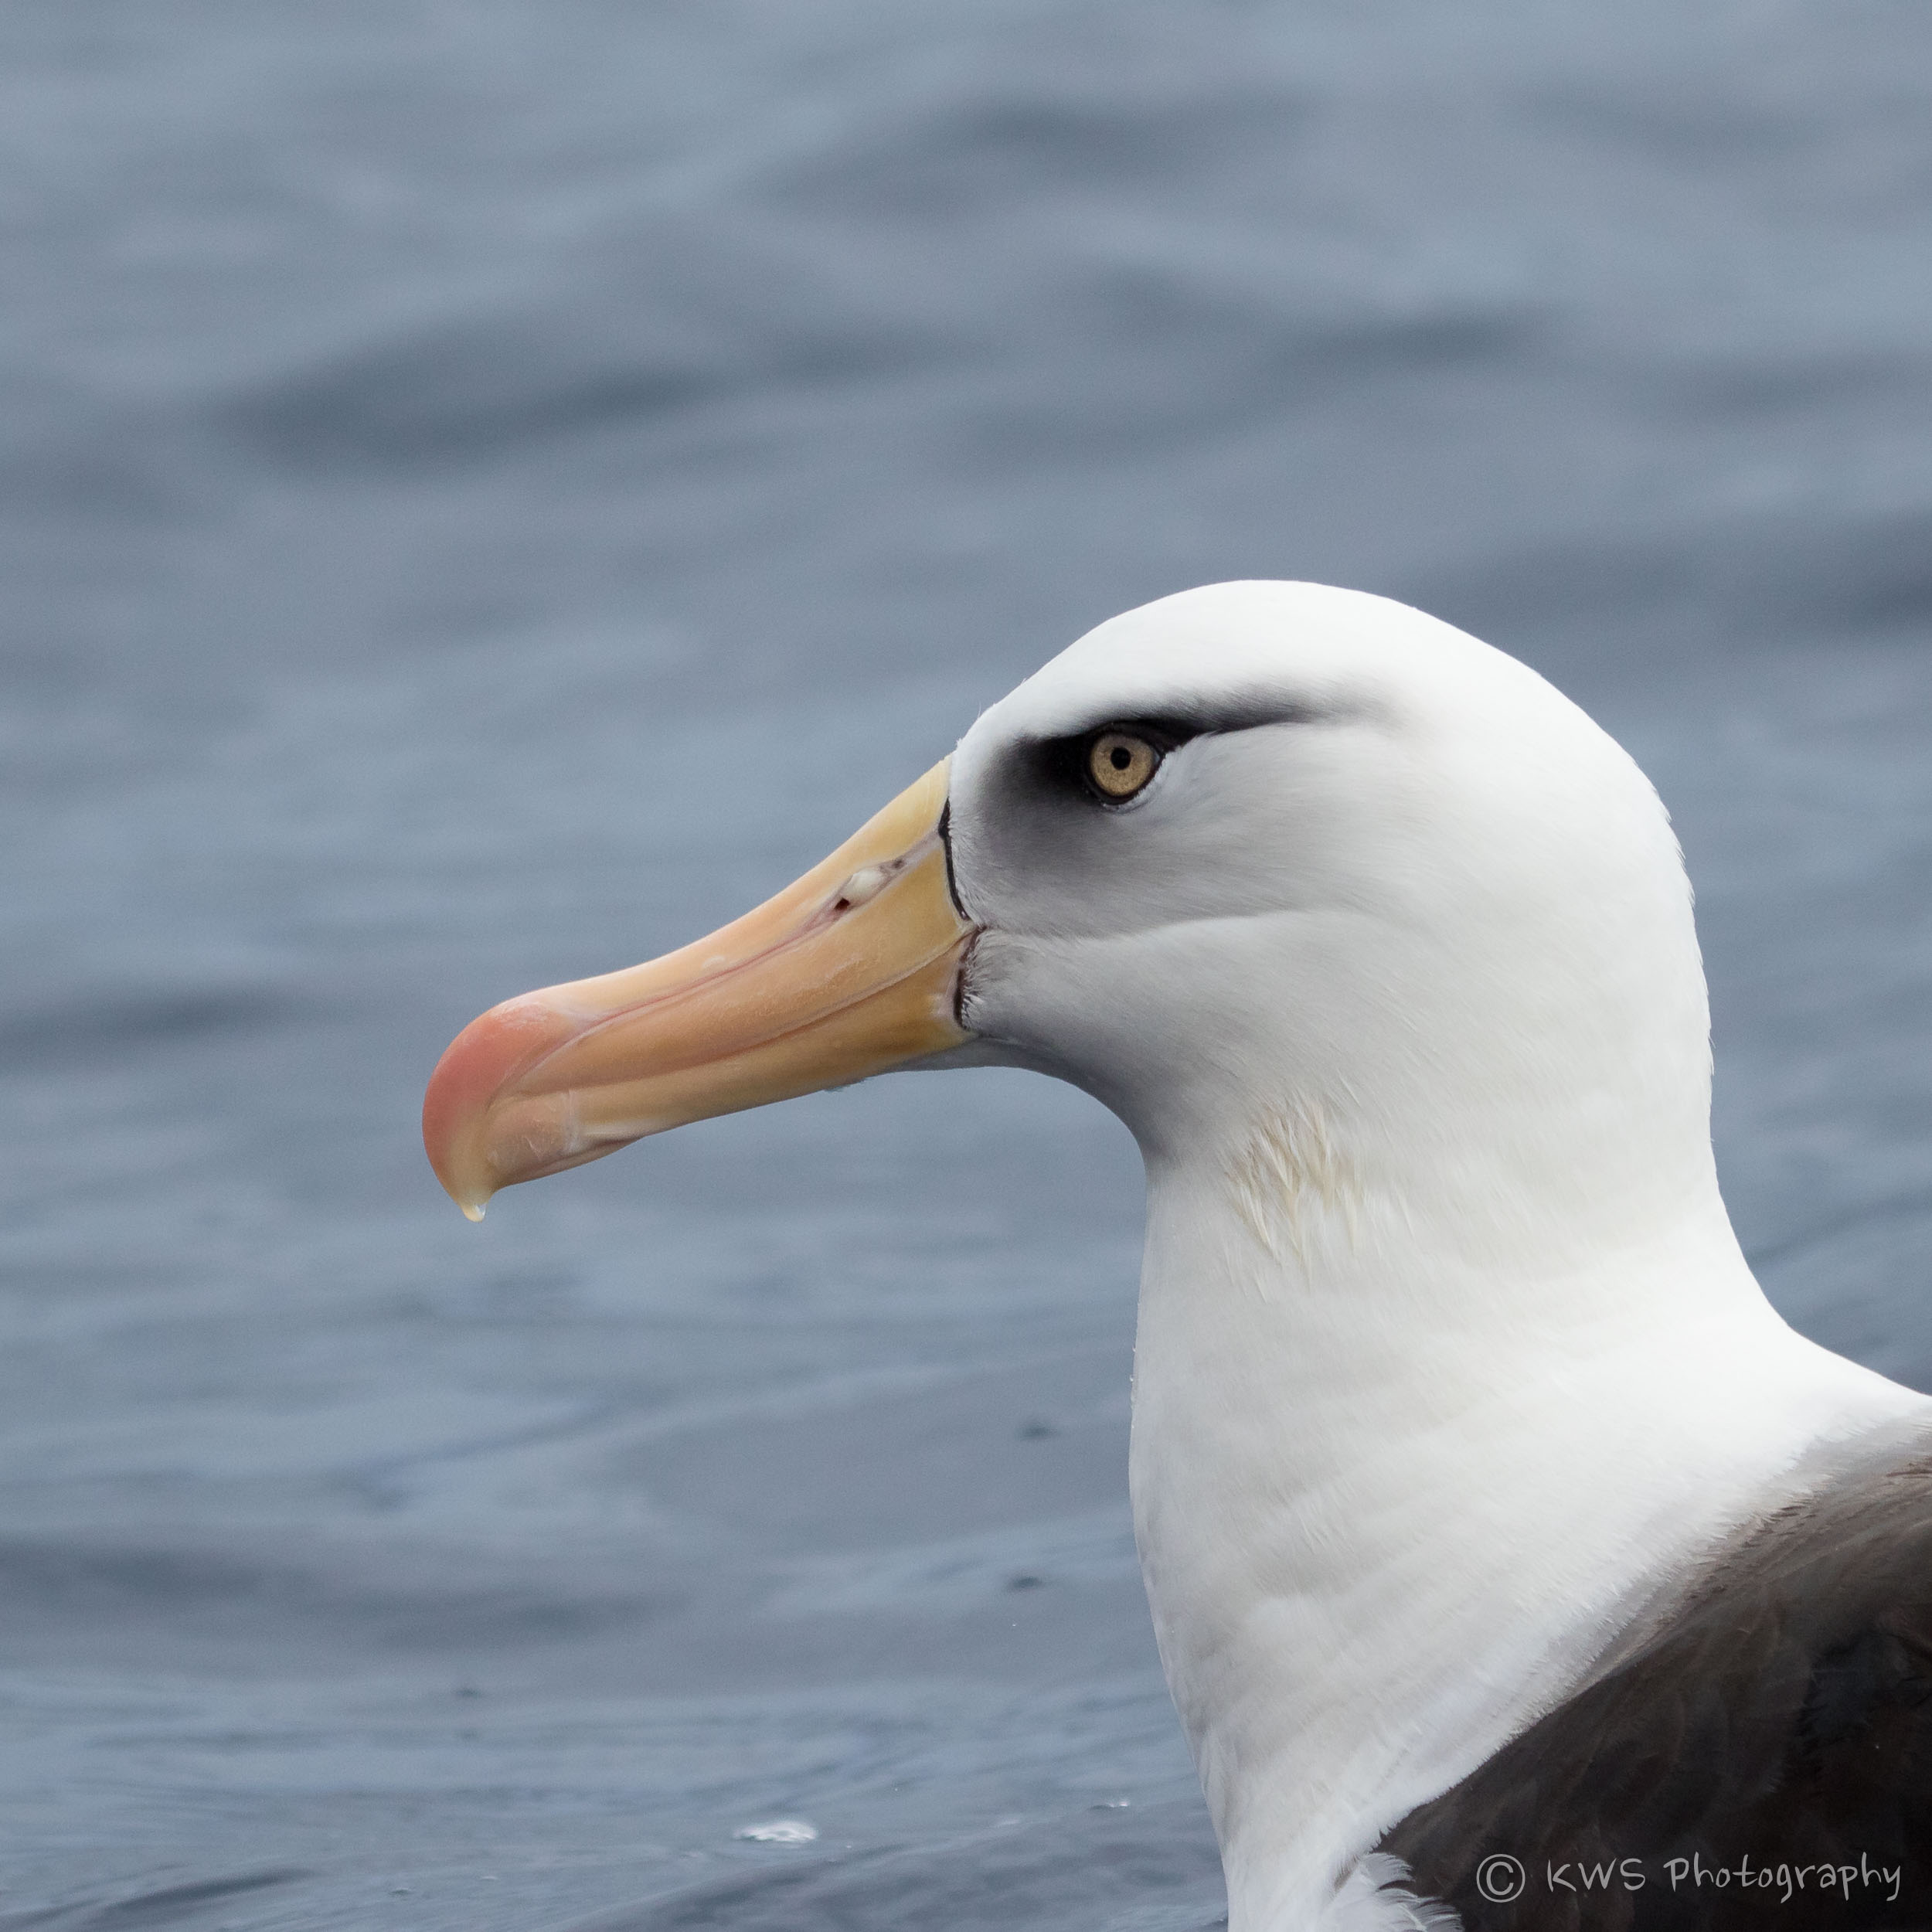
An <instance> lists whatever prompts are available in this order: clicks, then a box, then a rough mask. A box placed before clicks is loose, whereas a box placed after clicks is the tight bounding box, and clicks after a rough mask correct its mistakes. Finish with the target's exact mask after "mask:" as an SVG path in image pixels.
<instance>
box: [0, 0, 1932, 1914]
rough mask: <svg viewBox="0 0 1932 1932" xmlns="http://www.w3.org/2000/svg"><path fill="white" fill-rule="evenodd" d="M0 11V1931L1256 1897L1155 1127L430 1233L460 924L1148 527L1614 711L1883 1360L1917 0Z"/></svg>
mask: <svg viewBox="0 0 1932 1932" xmlns="http://www.w3.org/2000/svg"><path fill="white" fill-rule="evenodd" d="M0 54H3V56H4V57H3V58H0V151H3V152H4V154H5V169H4V172H0V219H4V221H5V226H6V235H7V240H6V250H5V264H6V270H5V276H4V277H0V308H3V309H4V315H5V338H4V339H5V344H6V348H5V363H4V371H3V372H0V562H3V563H4V569H3V570H0V616H3V620H4V621H3V623H0V634H3V641H4V649H5V663H6V679H7V682H6V695H5V706H4V715H3V716H0V734H3V736H0V743H3V746H4V757H0V786H4V790H5V818H4V824H5V876H4V882H3V883H0V944H3V945H4V949H5V988H6V993H5V1002H4V1006H3V1007H0V1092H3V1094H4V1109H3V1110H0V1155H3V1157H4V1158H0V1188H3V1189H4V1190H5V1216H4V1223H3V1224H0V1260H3V1261H4V1267H5V1291H4V1295H3V1296H0V1327H3V1328H4V1345H0V1391H3V1393H4V1403H0V1432H4V1433H3V1436H0V1447H3V1449H4V1454H0V1716H3V1717H4V1723H0V1811H3V1813H4V1832H3V1834H0V1835H3V1836H4V1849H0V1928H4V1927H25V1926H29V1925H32V1926H35V1927H47V1928H53V1927H60V1928H81V1927H96V1928H102V1929H105V1928H108V1927H113V1928H119V1929H121V1932H130V1929H132V1928H141V1927H162V1926H168V1927H176V1926H179V1927H186V1928H189V1929H190V1932H196V1929H197V1928H214V1927H235V1928H237V1932H240V1929H241V1928H247V1932H267V1928H270V1927H278V1928H279V1927H288V1928H303V1929H304V1932H308V1929H310V1928H315V1929H316V1932H319V1929H320V1928H325V1927H345V1928H395V1929H396V1932H417V1929H419V1928H420V1929H421V1932H428V1929H429V1928H452V1929H454V1928H463V1929H464V1932H498V1929H499V1928H500V1929H501V1932H538V1929H539V1928H551V1927H556V1928H580V1932H590V1928H592V1927H600V1928H604V1932H620V1928H622V1929H624V1932H657V1929H658V1928H670V1927H699V1926H703V1927H741V1928H774V1929H775V1928H779V1927H784V1928H787V1932H811V1928H815V1927H822V1928H832V1927H838V1928H844V1929H845V1932H875V1929H876V1932H887V1929H888V1928H890V1929H891V1932H900V1928H905V1927H962V1928H963V1927H993V1926H997V1927H1000V1928H1002V1932H1028V1929H1029V1928H1041V1929H1042V1932H1044V1929H1045V1928H1056V1929H1064V1932H1103V1929H1105V1932H1192V1929H1193V1928H1198V1927H1205V1926H1207V1925H1209V1924H1211V1923H1213V1921H1214V1920H1216V1918H1217V1917H1219V1913H1220V1912H1221V1910H1222V1905H1221V1898H1220V1893H1219V1877H1218V1873H1217V1871H1216V1864H1215V1860H1214V1856H1213V1845H1212V1842H1211V1839H1210V1838H1209V1832H1208V1830H1207V1826H1206V1818H1205V1814H1204V1812H1203V1811H1202V1807H1201V1804H1200V1801H1199V1798H1198V1795H1197V1794H1196V1791H1195V1787H1194V1784H1193V1782H1192V1774H1191V1772H1190V1770H1189V1766H1188V1764H1187V1761H1186V1759H1185V1754H1184V1753H1183V1751H1182V1747H1181V1744H1180V1743H1179V1739H1178V1736H1177V1734H1176V1733H1175V1727H1174V1724H1173V1720H1172V1714H1171V1713H1170V1711H1169V1709H1168V1706H1167V1703H1166V1699H1165V1693H1164V1692H1163V1690H1162V1685H1161V1682H1160V1678H1159V1674H1158V1666H1157V1664H1156V1661H1155V1655H1154V1650H1153V1645H1152V1642H1151V1638H1150V1636H1149V1634H1148V1628H1147V1621H1146V1615H1145V1608H1144V1606H1143V1604H1142V1602H1141V1596H1140V1589H1139V1583H1138V1577H1137V1574H1136V1572H1135V1569H1134V1560H1133V1552H1132V1547H1131V1538H1130V1535H1129V1531H1128V1519H1127V1514H1126V1505H1125V1495H1124V1447H1125V1434H1126V1425H1127V1373H1128V1361H1129V1355H1130V1350H1131V1341H1132V1321H1133V1291H1134V1271H1135V1262H1136V1247H1137V1241H1138V1213H1139V1178H1138V1168H1137V1165H1136V1162H1135V1158H1134V1153H1133V1150H1132V1148H1131V1144H1130V1143H1129V1141H1128V1138H1127V1137H1126V1135H1125V1134H1124V1132H1123V1131H1121V1129H1120V1128H1117V1126H1116V1125H1115V1124H1114V1123H1113V1122H1112V1121H1111V1120H1109V1119H1108V1118H1107V1117H1105V1116H1104V1115H1103V1114H1100V1113H1099V1112H1098V1111H1097V1110H1096V1109H1095V1108H1094V1107H1092V1106H1091V1105H1090V1104H1088V1103H1087V1102H1086V1101H1084V1100H1082V1099H1081V1098H1080V1097H1078V1096H1077V1095H1075V1094H1072V1093H1071V1092H1070V1091H1068V1090H1063V1089H1059V1088H1056V1087H1052V1086H1050V1085H1049V1084H1048V1083H1045V1082H1043V1081H1036V1080H1029V1079H1027V1078H1026V1077H1021V1076H1019V1075H1011V1074H1003V1073H979V1074H974V1075H964V1074H957V1075H951V1076H946V1077H923V1078H908V1079H905V1080H898V1081H886V1082H882V1083H877V1084H876V1085H873V1086H872V1087H865V1088H862V1089H859V1090H855V1091H852V1092H847V1093H843V1094H831V1095H826V1096H823V1097H819V1098H817V1099H815V1100H808V1101H801V1102H799V1103H797V1104H794V1105H792V1106H790V1107H785V1108H781V1109H778V1110H775V1111H771V1112H769V1113H766V1114H753V1115H751V1116H749V1117H744V1118H741V1119H736V1120H730V1121H718V1122H714V1123H712V1124H708V1125H706V1126H703V1127H700V1128H693V1129H692V1130H690V1131H688V1132H685V1133H684V1134H680V1135H677V1136H674V1137H672V1138H670V1139H668V1140H667V1141H662V1142H658V1143H653V1144H651V1145H648V1146H645V1147H643V1148H638V1149H634V1150H632V1151H630V1152H629V1153H628V1154H626V1155H624V1156H622V1157H621V1158H617V1159H615V1160H613V1161H611V1162H606V1163H604V1164H602V1165H599V1166H597V1167H594V1168H587V1169H585V1170H583V1171H582V1172H577V1173H573V1174H571V1175H567V1176H566V1177H563V1178H562V1179H558V1180H556V1181H553V1182H549V1183H546V1185H544V1186H543V1187H541V1188H536V1189H526V1190H521V1191H519V1192H516V1193H515V1194H513V1195H512V1196H507V1197H505V1199H504V1200H503V1201H502V1202H501V1203H500V1204H499V1206H498V1208H497V1209H496V1210H495V1212H494V1213H492V1216H491V1217H490V1219H489V1220H488V1223H487V1224H486V1225H485V1226H484V1227H483V1228H481V1229H480V1230H479V1229H476V1228H472V1227H471V1226H468V1225H467V1224H466V1223H464V1222H463V1221H462V1220H461V1219H460V1218H459V1217H458V1216H457V1214H456V1213H454V1210H453V1209H451V1208H450V1207H449V1206H448V1205H447V1202H445V1201H444V1199H443V1197H442V1196H441V1195H440V1192H438V1191H437V1189H436V1188H435V1185H434V1182H433V1181H432V1179H431V1178H430V1175H429V1173H428V1171H427V1168H426V1167H425V1165H424V1164H423V1160H422V1158H421V1154H420V1149H419V1147H418V1145H417V1130H416V1113H417V1104H418V1100H419V1097H420V1089H421V1085H422V1082H423V1078H424V1077H425V1076H426V1075H427V1072H428V1070H429V1068H430V1066H431V1065H432V1064H433V1063H434V1060H435V1058H436V1056H437V1053H438V1052H439V1051H440V1048H441V1046H442V1045H443V1043H444V1041H445V1040H446V1039H447V1038H448V1037H449V1036H450V1035H451V1033H452V1032H454V1030H455V1029H457V1027H458V1026H461V1024H462V1023H463V1022H464V1021H465V1020H466V1019H468V1017H469V1016H470V1015H471V1014H472V1013H473V1012H476V1011H478V1009H481V1008H482V1007H484V1006H485V1005H488V1004H489V1003H491V1002H492V1001H494V1000H495V999H497V998H500V997H502V996H503V995H506V994H509V993H511V992H516V991H519V990H521V989H522V988H525V987H527V986H530V985H537V984H540V983H543V982H546V981H553V980H556V979H560V978H572V977H576V976H577V975H580V974H583V973H585V972H587V971H599V970H603V969H604V968H609V967H612V966H615V965H618V964H625V963H628V962H629V961H632V960H634V959H638V958H640V957H644V956H645V955H646V954H650V953H652V952H655V951H659V950H662V949H663V948H664V947H667V946H669V945H671V944H675V943H678V942H680V941H682V940H685V939H686V938H689V937H692V935H693V934H696V933H697V932H699V931H701V930H706V929H707V928H708V927H710V926H711V925H713V924H715V923H717V922H719V920H722V919H723V918H725V917H727V916H729V915H730V914H731V913H734V912H736V911H737V910H740V909H741V908H742V907H743V906H745V905H747V904H748V903H750V902H751V901H752V900H754V899H755V898H757V897H760V896H763V895H764V893H766V892H767V891H768V890H770V889H772V888H774V886H777V885H778V884H780V883H782V882H784V881H785V880H787V879H790V878H791V876H793V875H794V873H795V872H797V871H798V870H799V869H801V867H802V866H804V864H806V863H807V862H809V861H811V860H812V859H815V858H817V857H818V855H820V854H821V852H824V851H825V850H826V849H829V847H830V846H831V845H832V844H833V843H834V842H836V841H837V840H838V838H841V837H842V836H843V835H844V834H845V832H847V831H849V829H851V828H852V826H853V825H855V824H856V823H857V822H858V821H859V819H860V818H862V817H864V816H865V815H866V814H867V813H869V811H871V810H872V808H874V807H875V806H876V804H879V803H880V802H882V801H883V800H884V799H886V798H887V797H889V796H890V795H891V794H892V793H893V792H894V791H896V790H897V789H898V788H899V787H900V786H901V785H903V784H905V783H906V781H908V780H910V778H911V777H913V776H914V775H915V774H917V773H918V772H920V771H921V770H923V769H924V768H925V767H927V765H928V764H930V763H931V762H932V761H933V760H934V758H935V757H938V756H939V755H940V754H941V753H943V752H944V751H945V750H947V747H949V746H950V745H951V743H952V741H953V740H954V738H955V737H956V736H957V735H958V733H960V731H961V730H962V729H963V728H964V726H965V725H966V724H967V723H969V722H970V721H971V718H972V717H973V716H974V714H975V711H976V709H978V707H979V706H981V705H983V704H985V703H986V702H988V701H989V700H991V699H993V698H995V697H996V696H998V695H999V694H1000V693H1001V692H1003V691H1004V690H1005V689H1007V688H1008V687H1009V685H1011V684H1012V682H1015V680H1016V679H1018V678H1019V676H1021V675H1023V674H1024V673H1025V672H1027V671H1028V670H1029V669H1031V668H1032V667H1033V666H1034V665H1036V663H1038V662H1039V661H1041V660H1042V659H1043V658H1045V657H1046V656H1048V655H1050V654H1051V653H1052V652H1053V651H1055V650H1056V649H1057V648H1060V645H1063V643H1065V642H1066V641H1069V640H1070V638H1072V637H1073V636H1074V635H1076V634H1077V633H1078V632H1080V631H1082V630H1083V629H1085V628H1087V626H1089V625H1090V624H1093V623H1094V622H1095V621H1098V620H1099V619H1100V618H1102V617H1106V616H1107V615H1109V614H1111V613H1112V612H1114V611H1116V610H1118V609H1121V608H1123V607H1126V606H1128V605H1129V604H1134V603H1137V602H1139V601H1141V600H1144V599H1145V598H1147V597H1151V596H1153V595H1156V594H1160V593H1162V592H1164V591H1167V590H1173V589H1176V588H1179V587H1182V586H1184V585H1186V584H1189V583H1198V582H1202V581H1206V580H1213V579H1216V578H1220V577H1231V576H1298V577H1317V578H1321V579H1326V580H1333V581H1337V582H1342V583H1352V584H1357V585H1360V586H1362V587H1367V588H1371V589H1376V590H1385V591H1389V592H1391V593H1393V594H1397V595H1400V596H1403V597H1407V598H1410V599H1411V600H1414V601H1417V602H1420V603H1422V604H1426V605H1427V606H1428V607H1430V608H1433V609H1434V610H1436V611H1439V612H1440V613H1441V614H1443V615H1444V616H1447V617H1450V618H1451V619H1453V620H1454V621H1458V622H1459V623H1461V624H1464V625H1466V626H1468V628H1471V629H1474V630H1475V631H1478V632H1479V633H1481V634H1484V635H1485V636H1488V637H1489V638H1492V640H1493V641H1495V642H1497V643H1498V644H1501V645H1504V646H1505V647H1506V648H1509V649H1511V650H1513V651H1516V652H1518V653H1519V655H1522V656H1524V657H1526V658H1529V660H1530V661H1531V662H1533V663H1535V664H1536V665H1538V666H1539V667H1540V668H1543V670H1545V671H1546V672H1548V673H1549V675H1551V676H1553V678H1555V679H1556V680H1557V681H1558V682H1560V683H1561V684H1562V685H1564V686H1565V688H1566V689H1569V690H1570V691H1571V692H1573V693H1574V694H1575V695H1577V696H1578V697H1580V699H1583V702H1585V703H1587V705H1589V706H1591V707H1592V708H1593V709H1595V710H1596V712H1597V713H1598V715H1599V716H1601V717H1602V718H1603V719H1604V721H1605V722H1606V723H1608V724H1609V725H1610V726H1611V728H1612V729H1613V730H1616V731H1617V732H1618V733H1619V734H1620V735H1621V736H1623V737H1624V740H1626V742H1628V743H1629V744H1630V745H1631V747H1632V748H1633V750H1635V751H1636V752H1637V753H1638V756H1639V757H1641V759H1642V760H1644V761H1645V764H1646V765H1647V766H1648V768H1649V769H1650V770H1651V772H1652V774H1653V775H1654V776H1655V778H1656V779H1657V781H1658V784H1659V786H1660V787H1661V788H1662V791H1663V793H1664V795H1665V798H1666V800H1667V801H1668V802H1669V804H1671V806H1672V810H1673V811H1674V812H1675V815H1676V818H1677V821H1678V824H1679V828H1680V830H1681V832H1682V837H1683V839H1684V842H1685V848H1686V850H1687V852H1688V854H1689V859H1690V862H1691V866H1692V872H1693V874H1694V875H1695V877H1696V882H1697V885H1698V887H1699V907H1700V913H1701V917H1702V929H1703V933H1704V937H1705V941H1706V948H1707V951H1708V954H1709V962H1710V966H1711V971H1712V977H1713V990H1714V998H1715V1005H1716V1027H1717V1047H1718V1055H1719V1090H1718V1092H1719V1139H1720V1156H1721V1159H1722V1163H1723V1170H1724V1172H1725V1175H1726V1184H1727V1187H1728V1190H1729V1192H1730V1197H1731V1199H1732V1202H1733V1207H1734V1209H1735V1212H1736V1216H1737V1219H1738V1220H1739V1223H1740V1228H1741V1230H1742V1231H1743V1234H1744V1236H1745V1239H1746V1241H1747V1246H1748V1247H1750V1249H1751V1250H1752V1251H1753V1254H1754V1255H1755V1256H1756V1257H1757V1259H1758V1260H1759V1262H1760V1266H1761V1267H1762V1270H1763V1271H1764V1277H1765V1280H1766V1281H1767V1285H1768V1286H1769V1287H1770V1289H1771V1290H1772V1291H1773V1293H1774V1295H1775V1297H1776V1298H1777V1300H1778V1301H1779V1302H1780V1304H1781V1306H1782V1307H1784V1308H1785V1309H1786V1310H1787V1312H1788V1313H1789V1314H1790V1315H1791V1316H1792V1318H1794V1320H1796V1321H1798V1323H1799V1324H1800V1325H1802V1326H1803V1327H1804V1328H1807V1329H1808V1330H1809V1331H1810V1332H1813V1333H1815V1334H1816V1335H1819V1336H1820V1337H1821V1338H1824V1339H1825V1340H1827V1341H1828V1342H1832V1343H1833V1344H1834V1345H1837V1346H1840V1347H1842V1348H1844V1349H1847V1350H1849V1352H1852V1353H1854V1354H1855V1355H1859V1357H1861V1358H1862V1359H1865V1360H1867V1361H1869V1362H1874V1363H1876V1364H1877V1365H1879V1366H1882V1367H1883V1368H1885V1369H1888V1370H1889V1371H1891V1372H1894V1373H1896V1374H1900V1375H1902V1376H1906V1377H1907V1378H1909V1379H1918V1380H1919V1381H1920V1382H1921V1383H1924V1382H1926V1381H1927V1379H1928V1378H1932V1298H1929V1297H1928V1271H1929V1270H1928V1258H1929V1257H1932V1182H1928V1156H1929V1155H1932V1106H1929V1104H1928V1100H1929V1097H1932V1000H1929V999H1928V995H1929V994H1932V920H1929V919H1928V913H1927V883H1928V878H1929V877H1932V649H1928V630H1929V629H1932V322H1929V321H1928V318H1932V14H1928V13H1927V11H1926V9H1924V8H1923V7H1922V6H1915V5H1908V4H1905V0H1829V4H1827V0H1804V3H1803V4H1799V3H1798V0H1790V3H1784V4H1770V0H1757V3H1753V4H1742V3H1740V4H1716V0H1713V4H1712V5H1707V6H1702V7H1696V8H1686V7H1684V6H1682V5H1662V4H1661V0H1655V3H1654V0H1633V3H1632V4H1631V5H1625V6H1622V7H1618V8H1614V9H1604V8H1583V7H1572V6H1551V5H1543V4H1539V5H1530V4H1529V3H1528V0H1522V4H1503V3H1502V0H1475V3H1474V4H1471V5H1466V6H1456V7H1444V6H1442V5H1438V4H1434V0H1346V4H1342V0H1335V4H1333V5H1318V4H1312V3H1304V4H1297V5H1235V4H1228V5H1208V4H1192V5H1173V4H1165V3H1164V4H1159V5H1155V4H1151V0H1150V3H1148V4H1136V3H1135V0H1106V3H1105V4H1101V0H1033V3H1032V4H1027V5H1021V4H1018V3H1017V0H937V4H933V5H925V6H921V7H917V8H907V7H905V6H903V5H886V4H883V0H785V4H783V5H779V4H775V3H774V4H767V5H759V4H753V3H752V0H706V4H702V5H699V4H696V3H695V0H693V3H692V4H688V5H685V4H679V5H672V4H665V5H631V4H626V5H617V4H614V3H610V4H597V0H544V4H542V5H539V4H536V0H465V4H463V5H454V4H433V3H432V0H381V3H380V4H376V0H367V3H366V4H352V3H351V0H305V4H304V5H301V6H300V7H298V8H293V9H291V8H279V7H274V8H270V7H249V6H244V5H239V4H222V5H215V4H209V5H194V4H190V3H189V0H142V4H141V5H138V6H121V7H114V8H94V7H79V6H75V5H71V4H70V3H69V0H12V4H11V5H9V6H8V7H7V8H6V9H5V11H4V12H3V13H0ZM784 1819H801V1820H804V1821H808V1822H809V1823H810V1824H811V1825H813V1826H814V1827H815V1828H816V1830H817V1832H818V1837H817V1838H816V1839H815V1840H813V1841H811V1842H808V1843H804V1844H797V1845H786V1844H783V1843H777V1842H761V1841H760V1840H757V1839H751V1838H740V1837H737V1836H736V1835H734V1834H736V1833H737V1832H740V1830H741V1829H742V1828H744V1827H746V1826H747V1825H758V1824H761V1823H767V1822H770V1821H777V1820H784Z"/></svg>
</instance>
